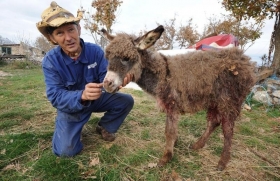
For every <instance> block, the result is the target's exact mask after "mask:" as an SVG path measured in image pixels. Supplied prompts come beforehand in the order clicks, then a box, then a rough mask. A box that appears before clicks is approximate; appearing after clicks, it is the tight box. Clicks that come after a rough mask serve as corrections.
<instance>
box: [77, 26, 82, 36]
mask: <svg viewBox="0 0 280 181" xmlns="http://www.w3.org/2000/svg"><path fill="white" fill-rule="evenodd" d="M77 28H78V32H79V36H81V25H80V24H78V27H77Z"/></svg>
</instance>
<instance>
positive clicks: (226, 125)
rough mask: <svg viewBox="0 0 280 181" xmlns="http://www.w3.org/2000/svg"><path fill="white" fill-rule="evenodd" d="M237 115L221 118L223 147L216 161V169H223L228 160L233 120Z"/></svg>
mask: <svg viewBox="0 0 280 181" xmlns="http://www.w3.org/2000/svg"><path fill="white" fill-rule="evenodd" d="M236 117H237V116H228V117H223V118H222V129H223V133H224V148H223V152H222V154H221V158H220V160H219V163H218V166H217V168H218V170H223V169H224V168H225V167H226V165H227V163H228V162H229V160H230V150H231V143H232V137H233V128H234V120H235V119H236Z"/></svg>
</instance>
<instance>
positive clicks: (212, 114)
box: [190, 107, 220, 150]
mask: <svg viewBox="0 0 280 181" xmlns="http://www.w3.org/2000/svg"><path fill="white" fill-rule="evenodd" d="M219 125H220V120H219V112H218V109H217V107H212V108H208V111H207V128H206V130H205V132H204V133H203V135H202V136H201V137H200V138H199V140H198V141H197V142H196V143H194V144H193V145H192V146H191V147H190V148H191V149H194V150H197V149H200V148H202V147H204V145H205V143H206V141H207V140H208V139H209V136H210V134H211V133H212V132H213V131H214V130H215V128H216V127H217V126H219Z"/></svg>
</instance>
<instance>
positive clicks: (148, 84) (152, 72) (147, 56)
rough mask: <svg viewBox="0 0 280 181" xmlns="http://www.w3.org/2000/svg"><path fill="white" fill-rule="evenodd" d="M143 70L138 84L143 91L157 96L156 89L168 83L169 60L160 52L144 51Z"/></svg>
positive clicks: (142, 55) (142, 56) (142, 53)
mask: <svg viewBox="0 0 280 181" xmlns="http://www.w3.org/2000/svg"><path fill="white" fill-rule="evenodd" d="M141 69H142V72H141V76H140V77H139V79H138V80H137V81H136V82H137V84H138V85H139V86H140V87H141V88H142V89H143V90H145V91H147V92H148V93H150V94H152V95H155V94H156V92H155V91H156V88H157V87H158V86H160V85H162V84H165V83H166V81H167V80H166V78H167V74H168V63H167V58H166V57H165V56H164V55H162V54H160V53H158V52H147V51H143V52H141Z"/></svg>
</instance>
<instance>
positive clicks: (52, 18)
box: [36, 1, 84, 44]
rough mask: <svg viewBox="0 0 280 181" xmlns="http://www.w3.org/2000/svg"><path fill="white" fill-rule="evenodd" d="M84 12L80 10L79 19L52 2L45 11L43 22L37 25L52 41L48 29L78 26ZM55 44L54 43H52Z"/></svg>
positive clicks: (42, 16)
mask: <svg viewBox="0 0 280 181" xmlns="http://www.w3.org/2000/svg"><path fill="white" fill-rule="evenodd" d="M83 13H84V11H83V10H78V13H77V17H74V15H73V14H72V13H70V12H69V11H67V10H66V9H63V8H62V7H60V6H59V5H58V4H57V3H56V2H55V1H53V2H51V5H50V7H49V8H47V9H46V10H45V11H43V13H42V15H41V18H42V21H40V22H38V23H36V26H37V28H38V30H39V31H40V32H41V33H42V34H43V35H44V36H45V37H46V38H47V39H48V40H49V41H50V42H52V41H51V40H50V38H49V33H48V31H47V27H49V26H51V27H59V26H61V25H62V24H65V23H71V22H76V23H77V24H78V23H79V22H80V20H81V19H82V18H83ZM52 43H53V44H55V43H54V42H52Z"/></svg>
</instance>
